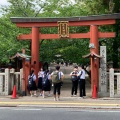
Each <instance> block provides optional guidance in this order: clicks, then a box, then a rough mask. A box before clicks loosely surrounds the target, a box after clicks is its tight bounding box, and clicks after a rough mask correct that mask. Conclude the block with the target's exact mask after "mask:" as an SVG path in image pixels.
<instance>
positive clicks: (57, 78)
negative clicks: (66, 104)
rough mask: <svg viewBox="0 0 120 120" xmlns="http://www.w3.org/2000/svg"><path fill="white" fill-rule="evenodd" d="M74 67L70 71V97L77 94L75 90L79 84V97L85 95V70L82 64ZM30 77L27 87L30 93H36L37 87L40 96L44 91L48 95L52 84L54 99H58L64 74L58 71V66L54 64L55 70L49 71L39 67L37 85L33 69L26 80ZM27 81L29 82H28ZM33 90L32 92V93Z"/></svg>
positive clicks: (43, 94)
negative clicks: (30, 81)
mask: <svg viewBox="0 0 120 120" xmlns="http://www.w3.org/2000/svg"><path fill="white" fill-rule="evenodd" d="M79 68H80V69H79V70H78V66H76V67H74V70H73V71H72V72H71V73H70V76H71V80H72V89H71V97H72V96H77V90H78V85H79V91H80V98H82V97H85V96H86V90H85V70H84V68H83V66H80V67H79ZM30 78H32V86H31V87H29V90H30V95H31V96H33V94H34V95H36V91H37V89H39V92H40V96H43V98H44V97H45V91H48V96H50V91H51V86H52V85H53V95H54V101H57V100H58V101H59V100H60V94H61V86H62V83H63V79H64V74H63V72H62V71H60V66H59V65H57V66H56V70H55V71H53V72H52V73H50V71H49V70H47V71H43V69H42V68H41V69H40V71H39V72H38V85H36V82H35V81H36V75H35V74H34V70H32V71H31V73H30V75H29V76H28V80H29V79H30ZM28 83H29V82H28ZM33 92H34V93H33Z"/></svg>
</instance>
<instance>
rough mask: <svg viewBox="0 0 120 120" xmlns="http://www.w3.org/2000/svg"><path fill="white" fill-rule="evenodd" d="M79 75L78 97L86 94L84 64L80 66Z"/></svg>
mask: <svg viewBox="0 0 120 120" xmlns="http://www.w3.org/2000/svg"><path fill="white" fill-rule="evenodd" d="M78 77H79V90H80V98H82V97H85V96H86V87H85V70H84V66H83V65H82V66H80V71H79V73H78Z"/></svg>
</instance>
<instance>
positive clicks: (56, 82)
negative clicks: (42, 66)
mask: <svg viewBox="0 0 120 120" xmlns="http://www.w3.org/2000/svg"><path fill="white" fill-rule="evenodd" d="M63 78H64V74H63V72H62V71H60V66H56V71H53V72H52V73H51V79H52V83H53V86H54V88H53V94H54V101H56V100H58V101H59V100H60V94H61V91H60V90H61V83H62V81H63ZM56 93H57V96H56Z"/></svg>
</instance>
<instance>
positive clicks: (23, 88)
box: [20, 69, 25, 95]
mask: <svg viewBox="0 0 120 120" xmlns="http://www.w3.org/2000/svg"><path fill="white" fill-rule="evenodd" d="M23 90H24V91H23ZM20 91H21V93H22V95H23V94H24V95H25V80H24V79H23V69H20ZM23 92H24V93H23Z"/></svg>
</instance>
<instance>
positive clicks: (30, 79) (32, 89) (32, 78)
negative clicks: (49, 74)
mask: <svg viewBox="0 0 120 120" xmlns="http://www.w3.org/2000/svg"><path fill="white" fill-rule="evenodd" d="M35 81H36V75H35V74H34V70H31V72H30V75H29V76H28V87H29V90H30V95H31V97H32V96H33V92H34V95H35V96H36V91H37V87H36V82H35Z"/></svg>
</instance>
